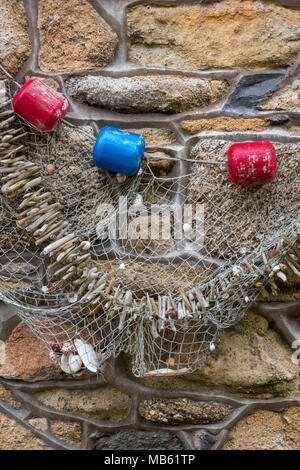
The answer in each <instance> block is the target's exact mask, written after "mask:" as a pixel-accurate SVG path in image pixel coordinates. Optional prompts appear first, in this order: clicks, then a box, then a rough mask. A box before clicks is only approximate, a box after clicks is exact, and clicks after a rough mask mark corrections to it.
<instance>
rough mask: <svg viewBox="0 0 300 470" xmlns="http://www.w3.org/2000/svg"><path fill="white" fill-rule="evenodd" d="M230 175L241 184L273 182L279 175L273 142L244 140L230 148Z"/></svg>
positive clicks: (235, 181)
mask: <svg viewBox="0 0 300 470" xmlns="http://www.w3.org/2000/svg"><path fill="white" fill-rule="evenodd" d="M228 164H229V177H230V179H231V181H232V182H233V183H234V184H236V185H239V186H250V185H254V184H267V183H271V181H273V180H274V179H275V178H276V175H277V164H276V153H275V149H274V147H273V145H272V144H271V142H268V141H262V142H243V143H240V144H233V145H232V146H231V147H230V149H229V150H228Z"/></svg>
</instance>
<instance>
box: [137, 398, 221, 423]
mask: <svg viewBox="0 0 300 470" xmlns="http://www.w3.org/2000/svg"><path fill="white" fill-rule="evenodd" d="M229 413H230V407H229V406H228V405H225V404H223V403H218V402H213V401H211V402H203V401H193V400H187V399H186V398H182V399H179V400H145V401H144V402H142V403H141V405H140V414H141V415H142V416H143V417H144V418H145V419H147V420H148V421H153V422H155V423H161V424H164V423H165V424H171V425H176V424H183V423H184V424H188V423H193V424H212V423H217V422H219V421H222V420H223V419H225V418H226V417H227V416H228V415H229Z"/></svg>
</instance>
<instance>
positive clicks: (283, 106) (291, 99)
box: [260, 80, 300, 111]
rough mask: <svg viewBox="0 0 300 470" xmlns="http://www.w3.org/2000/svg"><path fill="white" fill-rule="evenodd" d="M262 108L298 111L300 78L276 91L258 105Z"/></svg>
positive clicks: (299, 104) (299, 108) (299, 109)
mask: <svg viewBox="0 0 300 470" xmlns="http://www.w3.org/2000/svg"><path fill="white" fill-rule="evenodd" d="M260 107H261V109H263V110H276V111H281V110H290V111H300V80H295V81H294V82H293V83H292V84H291V85H287V86H285V87H284V88H282V89H280V90H278V91H276V92H275V93H274V94H273V95H272V96H271V97H270V98H269V99H268V100H267V102H266V103H264V104H263V105H261V106H260Z"/></svg>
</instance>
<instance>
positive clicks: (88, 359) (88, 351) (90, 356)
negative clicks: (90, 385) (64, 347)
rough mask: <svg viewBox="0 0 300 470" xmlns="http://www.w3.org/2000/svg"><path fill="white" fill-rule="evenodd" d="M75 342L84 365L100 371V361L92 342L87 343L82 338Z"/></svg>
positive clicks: (92, 370)
mask: <svg viewBox="0 0 300 470" xmlns="http://www.w3.org/2000/svg"><path fill="white" fill-rule="evenodd" d="M74 344H75V348H76V350H77V352H78V355H79V357H80V359H81V360H82V362H83V364H84V366H85V367H86V368H87V369H88V370H89V371H91V372H94V373H96V372H97V371H98V367H99V362H98V356H97V354H96V353H95V351H94V349H93V348H92V346H91V345H90V344H87V343H85V342H84V341H82V340H81V339H75V341H74Z"/></svg>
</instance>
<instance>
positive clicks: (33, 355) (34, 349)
mask: <svg viewBox="0 0 300 470" xmlns="http://www.w3.org/2000/svg"><path fill="white" fill-rule="evenodd" d="M39 320H40V322H41V323H40V325H39V326H40V327H41V324H42V319H41V318H40V319H39ZM44 326H46V325H44ZM48 327H49V325H48ZM46 328H47V326H46ZM64 328H66V330H68V333H69V334H70V335H72V334H75V330H74V329H72V326H71V325H69V324H67V323H65V324H64V325H62V326H58V325H57V326H55V325H53V324H52V325H51V333H52V335H53V336H52V335H50V334H49V336H48V338H47V339H48V340H49V342H52V341H54V340H55V339H57V338H59V339H60V341H61V342H63V341H67V340H69V337H68V336H67V335H66V333H65V330H64ZM83 338H84V339H86V340H88V338H86V337H85V336H83ZM3 356H4V355H3ZM4 358H5V361H3V362H2V363H0V376H4V377H8V378H17V379H22V380H28V381H33V382H34V381H38V380H47V379H48V380H49V379H65V378H70V377H71V376H67V375H66V374H64V373H63V372H62V371H61V370H60V368H59V367H56V366H55V364H54V363H53V362H51V361H50V359H49V352H48V350H47V349H46V348H45V347H44V346H43V344H42V343H41V341H40V340H39V339H38V338H37V336H35V335H34V334H33V333H32V331H31V330H30V328H28V326H27V325H25V323H23V322H22V323H19V324H18V325H17V326H16V328H15V329H14V330H13V331H12V333H11V335H10V337H9V339H8V340H7V342H6V343H5V356H4ZM86 375H89V374H88V373H87V372H86V370H85V369H82V371H80V372H79V373H78V374H76V378H82V376H86ZM73 377H74V376H73Z"/></svg>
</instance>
